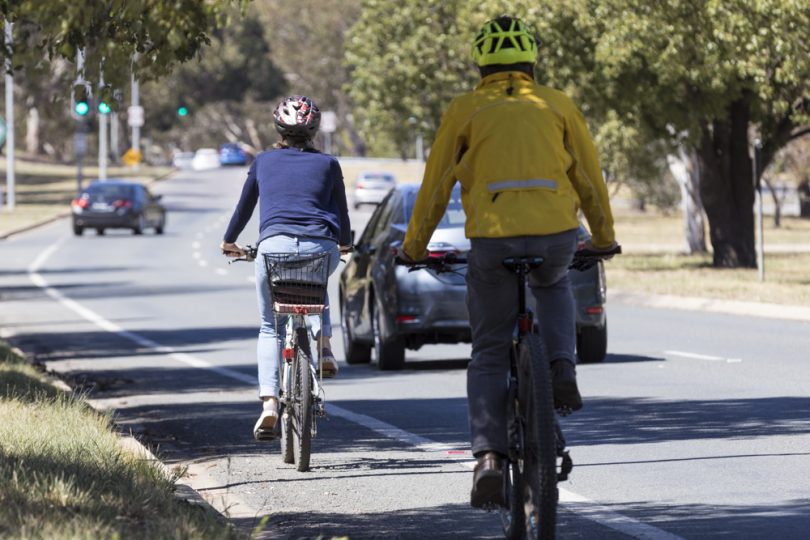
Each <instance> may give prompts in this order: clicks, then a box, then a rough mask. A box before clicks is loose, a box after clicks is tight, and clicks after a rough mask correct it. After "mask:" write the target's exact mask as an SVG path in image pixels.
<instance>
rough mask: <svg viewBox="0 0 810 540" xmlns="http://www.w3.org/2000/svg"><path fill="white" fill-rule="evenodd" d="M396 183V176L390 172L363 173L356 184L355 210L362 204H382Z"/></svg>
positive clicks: (359, 175)
mask: <svg viewBox="0 0 810 540" xmlns="http://www.w3.org/2000/svg"><path fill="white" fill-rule="evenodd" d="M396 183H397V182H396V178H395V177H394V175H393V174H391V173H388V172H382V171H363V172H361V173H360V174H358V175H357V180H356V181H355V183H354V209H355V210H357V209H358V208H360V205H361V204H380V203H381V202H382V200H383V199H385V196H386V195H388V192H389V191H391V190H392V189H393V188H394V186H395V185H396Z"/></svg>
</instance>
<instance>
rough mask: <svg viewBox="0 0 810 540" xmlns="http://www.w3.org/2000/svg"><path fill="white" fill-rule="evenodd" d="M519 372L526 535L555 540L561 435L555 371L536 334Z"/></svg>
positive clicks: (522, 347) (521, 348)
mask: <svg viewBox="0 0 810 540" xmlns="http://www.w3.org/2000/svg"><path fill="white" fill-rule="evenodd" d="M518 370H519V371H520V373H521V380H522V381H525V382H524V383H523V384H522V385H521V387H522V388H520V387H519V391H520V393H521V399H520V404H521V408H522V409H523V415H524V418H525V419H526V431H525V433H524V444H525V450H524V452H523V469H524V471H523V472H524V475H523V481H524V491H525V495H524V502H525V518H526V533H527V536H528V537H529V538H531V539H535V538H538V539H541V540H552V539H553V538H554V537H555V534H556V529H557V500H558V491H557V450H556V448H557V447H556V444H557V432H556V427H555V424H554V421H555V411H554V397H553V394H552V387H551V370H550V368H549V365H548V361H547V360H546V356H545V354H544V352H543V345H542V342H541V341H540V338H539V337H538V336H537V335H536V334H527V335H526V336H524V337H523V339H522V340H521V342H520V344H519V345H518ZM526 375H528V377H527V376H526ZM521 390H522V391H521Z"/></svg>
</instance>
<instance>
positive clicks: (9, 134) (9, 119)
mask: <svg viewBox="0 0 810 540" xmlns="http://www.w3.org/2000/svg"><path fill="white" fill-rule="evenodd" d="M12 28H13V26H12V23H11V22H9V21H6V29H5V30H6V50H8V51H9V52H10V51H11V47H12V35H11V30H12ZM5 67H6V206H7V207H8V209H9V210H14V207H15V206H16V198H15V196H14V191H15V189H16V188H15V185H14V183H15V179H14V76H13V75H11V54H9V55H8V56H7V57H6V65H5Z"/></svg>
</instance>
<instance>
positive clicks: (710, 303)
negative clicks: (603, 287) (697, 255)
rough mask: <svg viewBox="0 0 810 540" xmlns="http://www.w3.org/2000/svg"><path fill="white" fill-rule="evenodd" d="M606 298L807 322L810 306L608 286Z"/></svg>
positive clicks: (620, 301) (624, 301) (629, 302)
mask: <svg viewBox="0 0 810 540" xmlns="http://www.w3.org/2000/svg"><path fill="white" fill-rule="evenodd" d="M608 301H614V302H617V303H620V304H631V305H636V306H644V307H654V308H669V309H681V310H689V311H705V312H711V313H727V314H730V315H746V316H750V317H764V318H768V319H787V320H792V321H803V322H810V307H806V306H793V305H786V304H768V303H760V302H742V301H739V300H718V299H712V298H697V297H689V296H673V295H666V294H640V293H633V292H629V291H623V290H619V289H611V290H608Z"/></svg>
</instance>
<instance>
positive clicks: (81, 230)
mask: <svg viewBox="0 0 810 540" xmlns="http://www.w3.org/2000/svg"><path fill="white" fill-rule="evenodd" d="M73 234H75V235H76V236H81V235H82V234H84V227H80V226H78V225H74V226H73Z"/></svg>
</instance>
